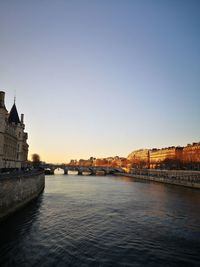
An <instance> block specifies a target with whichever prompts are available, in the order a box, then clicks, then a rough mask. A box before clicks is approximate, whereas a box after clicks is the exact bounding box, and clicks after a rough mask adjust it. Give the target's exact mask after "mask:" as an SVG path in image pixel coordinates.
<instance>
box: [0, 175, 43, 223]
mask: <svg viewBox="0 0 200 267" xmlns="http://www.w3.org/2000/svg"><path fill="white" fill-rule="evenodd" d="M44 186H45V176H44V172H43V171H37V170H33V171H27V172H16V173H5V174H1V175H0V220H2V219H4V218H5V217H7V216H8V215H10V214H11V213H13V212H15V211H16V210H18V209H19V208H21V207H23V206H24V205H26V204H27V203H28V202H30V201H31V200H33V199H34V198H36V197H38V196H39V194H40V193H41V192H42V191H43V190H44Z"/></svg>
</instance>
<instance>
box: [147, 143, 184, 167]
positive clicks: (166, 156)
mask: <svg viewBox="0 0 200 267" xmlns="http://www.w3.org/2000/svg"><path fill="white" fill-rule="evenodd" d="M182 151H183V147H175V146H172V147H167V148H161V149H151V150H150V152H149V153H150V168H155V167H165V166H164V165H172V164H175V163H177V162H178V161H181V159H182ZM162 165H163V166H162Z"/></svg>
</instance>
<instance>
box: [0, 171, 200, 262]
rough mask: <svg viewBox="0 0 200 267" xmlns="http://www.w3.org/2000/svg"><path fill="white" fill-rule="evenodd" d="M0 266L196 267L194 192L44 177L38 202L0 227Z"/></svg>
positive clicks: (198, 236) (197, 203)
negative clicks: (43, 189) (43, 184)
mask: <svg viewBox="0 0 200 267" xmlns="http://www.w3.org/2000/svg"><path fill="white" fill-rule="evenodd" d="M0 266H20V267H21V266H22V267H23V266H78V267H80V266H134V267H135V266H136V267H137V266H152V267H156V266H167V267H168V266H200V191H199V190H195V189H189V188H182V187H178V186H172V185H165V184H159V183H154V182H146V181H145V182H144V181H143V182H142V181H138V180H135V179H131V178H126V177H99V176H96V177H95V176H73V175H54V176H46V187H45V191H44V192H43V194H42V195H41V196H40V197H39V199H37V200H36V201H34V202H32V203H31V204H29V205H28V206H26V207H25V208H24V209H22V210H21V211H18V212H17V213H15V214H14V215H12V216H11V217H9V218H8V219H7V220H6V221H4V222H1V223H0Z"/></svg>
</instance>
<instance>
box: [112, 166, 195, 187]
mask: <svg viewBox="0 0 200 267" xmlns="http://www.w3.org/2000/svg"><path fill="white" fill-rule="evenodd" d="M145 172H146V173H145ZM116 175H120V176H127V177H132V178H136V179H143V180H149V181H155V182H160V183H166V184H173V185H180V186H186V187H191V188H198V189H200V172H199V171H196V172H195V171H167V170H164V171H158V172H153V171H149V172H148V170H144V171H143V170H141V171H137V173H120V174H116Z"/></svg>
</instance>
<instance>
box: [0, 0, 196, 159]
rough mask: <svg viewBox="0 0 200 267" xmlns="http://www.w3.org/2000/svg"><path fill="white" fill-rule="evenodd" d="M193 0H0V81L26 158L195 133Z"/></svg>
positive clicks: (190, 138) (117, 148)
mask: <svg viewBox="0 0 200 267" xmlns="http://www.w3.org/2000/svg"><path fill="white" fill-rule="evenodd" d="M199 14H200V1H198V0H196V1H195V0H187V1H185V0H167V1H164V0H148V1H147V0H101V1H100V0H71V1H70V0H54V1H53V0H34V1H27V0H18V1H15V0H0V90H2V91H5V93H6V99H5V102H6V107H7V109H8V110H9V109H10V108H11V106H12V104H13V99H14V96H15V95H16V106H17V109H18V112H19V114H21V113H24V114H25V125H26V131H27V132H28V135H29V139H28V143H29V157H31V155H32V154H33V153H38V154H39V155H40V156H41V159H42V160H43V161H46V162H55V163H56V162H57V163H59V162H69V161H70V159H80V158H84V159H87V158H89V157H91V156H94V157H98V158H101V157H108V156H116V155H118V156H122V157H123V156H124V157H126V156H127V155H128V154H129V153H131V152H132V151H133V150H136V149H141V148H155V147H156V148H162V147H168V146H173V145H175V146H178V145H181V146H184V145H187V144H188V143H192V142H199V141H200V104H199V103H200V100H199V99H200V52H199V51H200V32H199V29H200V16H199Z"/></svg>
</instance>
